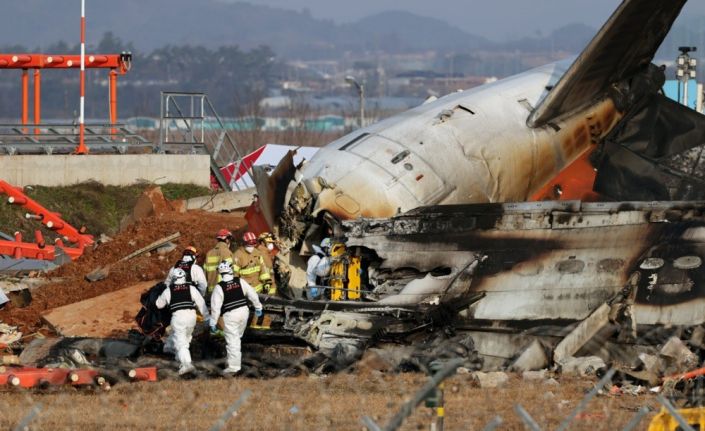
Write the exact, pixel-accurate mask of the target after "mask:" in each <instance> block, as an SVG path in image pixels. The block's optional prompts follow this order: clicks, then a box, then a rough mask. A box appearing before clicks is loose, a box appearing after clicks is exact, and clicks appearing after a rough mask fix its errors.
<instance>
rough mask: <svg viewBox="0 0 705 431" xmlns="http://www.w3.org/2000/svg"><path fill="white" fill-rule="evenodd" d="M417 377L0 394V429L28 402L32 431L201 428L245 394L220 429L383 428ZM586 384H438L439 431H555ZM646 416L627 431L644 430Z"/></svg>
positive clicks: (630, 399)
mask: <svg viewBox="0 0 705 431" xmlns="http://www.w3.org/2000/svg"><path fill="white" fill-rule="evenodd" d="M426 379H427V377H425V376H424V375H422V374H413V373H408V374H382V373H379V372H364V371H362V372H358V373H355V374H347V373H345V374H337V375H330V376H302V377H288V378H275V379H268V380H261V379H248V378H234V379H213V380H190V381H181V380H168V381H160V382H157V383H134V384H129V383H123V384H118V385H115V386H114V387H113V388H112V389H111V390H110V391H107V392H103V391H99V392H96V391H92V390H86V389H82V390H76V389H71V388H69V389H60V390H58V392H53V393H37V392H28V391H12V392H1V393H0V428H2V429H9V428H12V427H14V426H15V425H16V424H17V423H18V422H19V421H20V420H21V419H22V418H24V417H25V416H26V415H27V414H28V413H29V412H30V410H31V408H32V407H33V406H35V405H37V404H40V405H41V411H40V413H39V414H38V415H37V416H36V418H34V419H33V420H32V422H31V429H54V430H64V429H66V430H69V429H71V430H76V429H83V430H89V429H150V430H151V429H154V430H175V429H179V430H181V429H184V430H201V429H203V430H206V429H211V427H212V426H213V425H214V424H215V423H216V421H217V420H218V419H219V418H221V417H222V416H223V415H224V413H225V412H226V411H227V409H228V407H230V406H231V405H232V404H233V403H234V402H235V401H236V400H237V399H238V398H239V397H240V395H241V394H242V393H243V391H245V390H246V389H249V390H251V391H252V395H251V396H250V397H249V398H248V399H247V400H246V401H245V403H244V404H243V405H242V408H241V409H240V410H239V411H238V412H237V413H236V414H235V415H234V416H231V417H229V418H228V420H227V423H226V427H225V428H224V429H233V430H234V429H237V430H262V429H267V430H333V429H335V430H361V429H363V426H362V424H361V422H360V418H361V417H362V416H363V415H368V416H370V417H372V418H373V419H374V420H376V421H377V423H378V424H380V425H384V424H385V423H386V422H387V421H388V420H389V419H390V418H391V417H392V415H393V414H394V413H395V412H396V411H397V410H398V409H399V407H400V406H401V404H402V403H403V402H404V401H405V400H406V399H407V398H408V397H410V396H411V394H413V393H414V392H415V391H416V390H418V388H420V387H421V386H422V385H423V383H424V382H425V381H426ZM594 383H595V379H589V378H584V379H583V378H572V377H568V376H564V377H561V378H558V384H553V385H550V384H546V383H544V382H543V381H524V380H522V379H521V377H519V376H516V375H512V376H511V378H510V380H509V382H508V383H507V384H506V385H505V386H504V387H501V388H494V389H481V388H479V387H477V386H476V384H474V383H473V382H472V379H471V377H470V375H468V374H465V375H456V376H454V377H452V378H451V379H450V380H448V381H447V382H446V404H445V409H446V424H445V425H446V427H445V428H446V429H447V430H477V429H483V428H484V426H485V424H487V423H488V422H489V421H490V420H492V418H494V417H495V416H497V415H499V416H501V417H502V418H503V424H502V425H501V426H500V427H499V428H498V429H501V430H524V429H526V428H525V427H524V425H523V424H522V422H521V420H520V419H519V417H518V416H517V414H516V413H515V411H514V406H515V405H516V404H517V403H518V404H521V405H522V406H523V407H524V408H525V409H526V410H527V411H528V412H529V413H530V414H531V415H532V416H533V418H534V419H535V420H536V422H537V423H538V424H539V426H541V428H542V429H556V428H557V427H558V425H559V424H560V423H561V421H562V420H563V419H564V418H565V417H566V416H568V415H569V413H570V412H571V411H572V410H573V409H574V408H575V406H576V405H577V404H578V403H579V402H580V400H581V399H582V397H583V396H584V394H585V393H586V392H587V391H589V390H590V388H592V387H593V385H594ZM641 406H649V407H651V408H652V409H656V408H657V402H656V400H655V398H653V397H652V396H650V395H641V396H632V395H620V396H602V395H601V396H598V397H596V398H594V399H593V400H592V401H591V402H590V403H589V404H588V406H587V408H586V409H585V411H584V412H583V413H581V414H580V415H579V416H578V417H577V418H576V419H575V420H574V421H573V423H572V424H571V426H570V427H569V428H568V429H570V430H591V431H598V430H620V429H622V428H623V427H624V425H626V423H627V422H628V421H629V420H630V418H631V417H632V416H633V415H635V413H636V410H637V409H639V408H640V407H641ZM653 416H654V413H650V414H649V415H647V417H646V418H645V419H643V421H642V422H641V423H640V426H639V427H637V428H636V429H646V428H647V425H648V421H649V420H650V418H652V417H653ZM432 417H433V414H432V412H431V410H430V409H428V408H425V407H423V405H422V406H421V407H420V408H418V409H417V410H416V411H415V412H414V414H413V415H412V416H411V417H410V418H409V419H408V420H407V421H406V422H405V423H404V426H403V427H402V429H405V430H415V429H429V424H430V423H431V420H432Z"/></svg>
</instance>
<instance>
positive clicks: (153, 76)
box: [0, 33, 282, 119]
mask: <svg viewBox="0 0 705 431" xmlns="http://www.w3.org/2000/svg"><path fill="white" fill-rule="evenodd" d="M0 50H1V51H2V52H3V53H17V52H42V53H47V54H52V53H57V54H58V53H63V54H71V53H76V54H78V53H79V52H80V47H79V46H78V45H75V46H69V45H68V44H66V43H64V42H59V43H56V44H53V45H51V46H47V47H43V48H34V49H28V48H27V47H23V46H17V45H14V46H4V47H0ZM87 51H88V53H101V54H112V53H120V52H122V51H130V52H132V55H133V62H132V63H133V67H132V70H130V72H128V75H127V76H123V77H120V78H118V79H119V84H118V114H119V117H120V118H123V119H124V118H127V117H131V116H138V115H146V116H158V115H159V98H160V91H189V92H205V93H207V94H208V96H209V98H210V99H211V101H212V102H213V104H214V105H215V108H216V109H217V110H218V111H219V113H220V114H221V115H222V116H236V115H240V114H242V113H243V112H246V110H247V109H250V108H248V107H249V106H251V105H252V104H253V103H256V101H258V100H259V99H260V98H262V97H263V96H264V95H266V92H267V89H268V88H270V87H271V86H272V85H273V83H274V81H275V80H276V77H277V75H278V74H279V73H280V71H281V69H282V66H281V64H280V63H279V62H277V60H276V57H275V55H274V52H273V51H272V50H271V49H270V48H268V47H266V46H262V47H259V48H255V49H251V50H249V51H244V50H241V49H240V48H238V47H237V46H224V47H220V48H217V49H208V48H203V47H199V46H189V45H185V46H165V47H163V48H159V49H156V50H154V51H152V52H150V53H144V52H140V51H138V50H135V49H134V46H133V45H132V44H131V43H126V42H124V41H122V40H121V39H120V38H117V37H116V36H114V35H113V34H112V33H105V34H104V35H103V37H102V38H101V40H100V42H99V43H98V44H96V45H94V46H91V45H89V47H88V48H87ZM86 76H87V81H86V82H87V84H86V116H87V117H88V118H89V119H107V118H108V70H107V69H102V70H101V69H96V70H90V69H89V70H88V71H87V74H86ZM78 78H79V73H78V70H77V69H72V70H47V71H44V72H43V74H42V116H43V118H45V119H49V118H59V119H73V118H75V117H76V115H77V111H78V106H79V105H78V100H79V98H78V94H79V92H78V87H79V80H78ZM31 88H32V83H31V77H30V91H31ZM20 94H21V87H20V71H19V70H2V69H0V117H2V118H6V119H13V118H17V119H19V116H20ZM31 99H32V98H31V97H30V112H31ZM30 117H31V115H30Z"/></svg>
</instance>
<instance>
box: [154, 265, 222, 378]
mask: <svg viewBox="0 0 705 431" xmlns="http://www.w3.org/2000/svg"><path fill="white" fill-rule="evenodd" d="M173 276H174V278H173V283H172V284H171V285H169V287H167V288H166V289H164V292H162V294H161V295H159V297H158V298H157V302H156V305H157V308H164V307H166V306H167V305H168V306H169V308H170V309H171V330H172V331H173V332H172V335H171V338H172V340H173V343H174V348H175V350H176V360H177V361H179V364H180V367H179V375H183V374H187V373H190V372H192V371H193V370H194V367H193V364H192V363H191V352H190V351H189V346H190V345H191V336H192V334H193V329H194V328H195V327H196V310H197V309H198V311H199V312H200V313H201V315H202V316H203V319H204V320H207V319H208V316H209V315H208V308H207V307H206V302H205V301H204V300H203V297H202V296H201V294H200V293H198V290H196V288H195V287H194V286H193V285H192V284H190V283H189V282H188V279H187V278H186V272H184V270H183V269H181V268H176V269H174V272H173Z"/></svg>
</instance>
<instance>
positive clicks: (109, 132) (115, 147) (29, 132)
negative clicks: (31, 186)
mask: <svg viewBox="0 0 705 431" xmlns="http://www.w3.org/2000/svg"><path fill="white" fill-rule="evenodd" d="M85 131H86V134H85V142H86V145H87V146H88V148H89V150H90V151H91V152H97V153H101V152H117V153H126V152H128V151H130V150H131V149H133V148H134V147H138V148H140V149H148V150H150V151H151V150H152V149H153V145H152V143H150V142H149V141H148V140H146V139H145V138H143V137H142V136H140V135H138V134H136V133H134V132H132V131H130V130H129V129H127V128H126V127H125V125H124V124H87V125H86V129H85ZM78 136H79V130H78V125H77V124H17V123H4V124H0V154H2V153H4V154H7V155H15V154H67V153H71V152H73V151H74V150H75V148H76V146H77V145H78V139H79V137H78Z"/></svg>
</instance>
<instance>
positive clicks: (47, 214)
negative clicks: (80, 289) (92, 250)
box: [0, 180, 93, 261]
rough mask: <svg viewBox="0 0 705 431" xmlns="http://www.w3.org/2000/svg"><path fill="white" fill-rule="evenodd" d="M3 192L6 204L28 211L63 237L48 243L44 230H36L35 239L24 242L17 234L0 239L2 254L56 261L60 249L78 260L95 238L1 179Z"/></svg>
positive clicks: (0, 183) (32, 217)
mask: <svg viewBox="0 0 705 431" xmlns="http://www.w3.org/2000/svg"><path fill="white" fill-rule="evenodd" d="M0 194H5V195H7V196H8V198H7V203H8V204H11V205H19V206H22V207H24V208H26V209H27V211H29V212H28V213H27V214H26V218H27V219H34V220H38V221H39V222H41V223H42V224H43V225H44V226H46V227H47V229H50V230H52V231H54V232H56V233H57V234H59V235H61V238H59V239H57V240H56V243H55V245H53V246H51V245H47V244H46V242H45V241H44V237H43V235H42V233H41V231H39V230H37V231H35V233H34V236H35V238H34V239H35V242H33V243H31V242H23V241H22V235H20V234H19V233H15V240H14V241H6V240H1V239H0V254H4V255H8V256H12V257H14V258H15V259H21V258H28V259H39V260H50V261H53V260H54V259H55V258H56V257H57V248H61V249H62V251H63V252H64V253H65V254H66V255H67V256H69V257H70V258H71V260H76V259H78V258H79V257H80V256H81V255H82V254H83V250H84V249H85V248H86V247H87V246H90V245H92V244H93V237H92V236H91V235H86V234H85V233H84V229H76V228H75V227H73V226H71V225H70V224H68V223H67V222H65V221H64V220H62V219H61V215H60V214H58V213H55V212H52V211H49V210H48V209H46V208H44V207H43V206H41V205H40V204H39V203H37V202H36V201H34V200H32V199H30V198H29V197H28V196H27V195H25V194H24V193H23V192H22V189H20V188H17V187H14V186H12V185H11V184H8V183H6V182H5V181H2V180H0ZM64 241H66V242H70V243H73V244H75V246H74V247H68V246H66V245H65V243H64Z"/></svg>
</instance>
